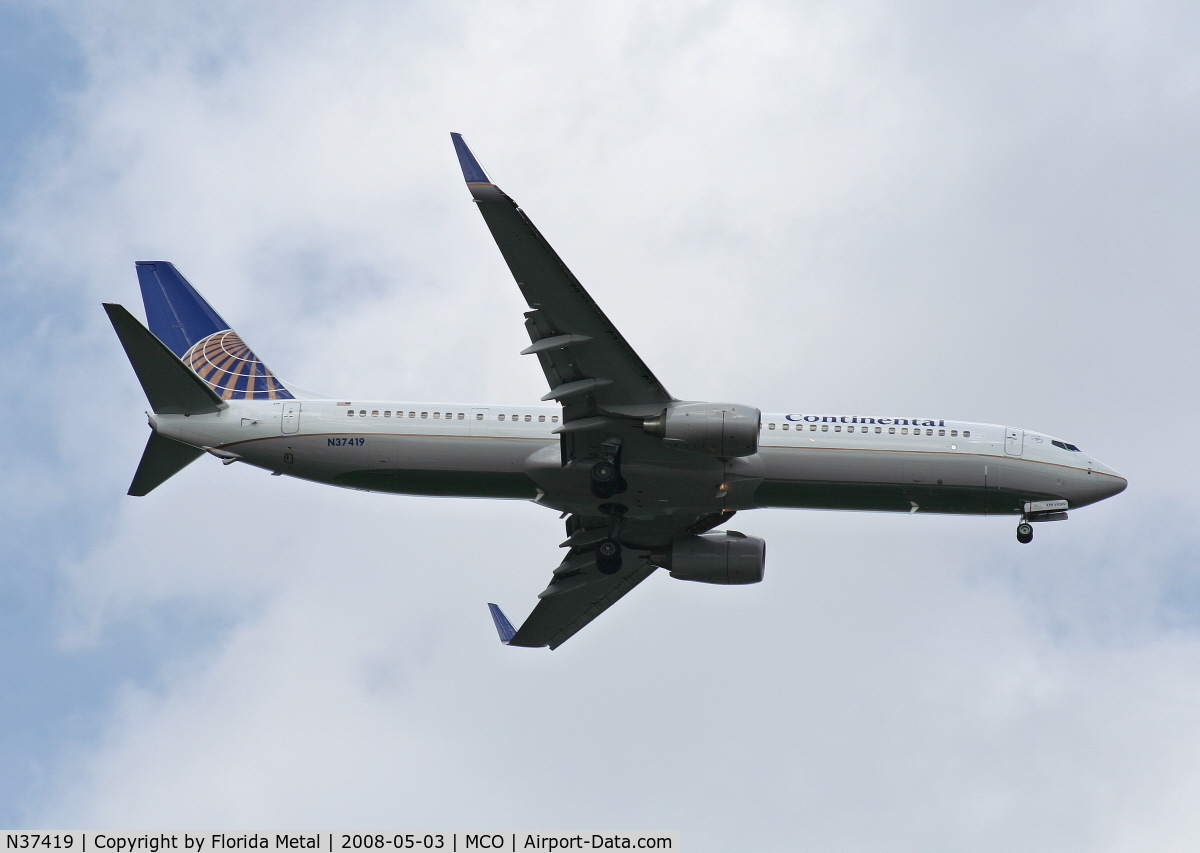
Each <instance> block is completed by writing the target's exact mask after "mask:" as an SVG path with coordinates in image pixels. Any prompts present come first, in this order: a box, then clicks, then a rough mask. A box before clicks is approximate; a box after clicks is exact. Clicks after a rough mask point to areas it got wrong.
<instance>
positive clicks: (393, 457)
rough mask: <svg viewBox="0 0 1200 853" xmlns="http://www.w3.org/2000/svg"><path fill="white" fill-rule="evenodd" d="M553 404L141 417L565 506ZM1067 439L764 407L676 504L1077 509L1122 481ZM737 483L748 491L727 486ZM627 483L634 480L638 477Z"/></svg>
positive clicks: (291, 462) (231, 451)
mask: <svg viewBox="0 0 1200 853" xmlns="http://www.w3.org/2000/svg"><path fill="white" fill-rule="evenodd" d="M561 411H562V410H561V409H560V408H559V407H557V406H502V405H464V404H452V403H403V402H386V401H378V402H376V401H336V400H286V401H278V400H277V401H250V400H232V401H230V405H229V407H228V408H227V409H224V410H222V411H220V412H217V413H214V414H206V415H191V416H184V415H162V414H154V415H151V416H150V417H151V422H152V424H153V425H154V426H155V428H156V429H157V430H158V431H159V432H161V433H162V434H163V435H166V436H168V437H170V438H174V439H177V440H179V441H183V442H186V443H188V444H191V445H195V446H197V447H204V448H207V449H211V450H215V451H217V455H220V456H224V458H226V459H230V460H232V459H234V458H235V457H236V459H237V461H243V462H246V463H249V464H251V465H254V466H257V467H260V468H265V469H267V470H270V471H271V472H273V473H277V474H286V475H289V476H294V477H300V478H303V479H308V480H315V481H318V482H323V483H330V484H333V485H340V486H344V487H348V488H358V489H366V490H370V491H384V492H393V493H400V494H418V495H441V496H447V497H492V498H512V499H526V500H539V501H541V502H543V503H548V504H549V505H554V506H555V507H556V508H562V507H559V506H558V505H555V504H553V503H551V502H549V501H545V500H543V497H544V494H543V486H544V485H545V484H544V481H543V479H541V477H540V475H539V473H538V472H539V471H540V470H544V469H545V468H546V466H547V463H546V460H547V459H552V458H554V452H555V449H556V448H557V446H558V441H559V439H558V436H557V435H556V434H554V432H553V430H554V429H556V428H557V427H560V426H561V424H560V422H559V420H560V413H561ZM1070 447H1073V445H1068V444H1066V443H1065V442H1058V441H1056V440H1055V439H1053V438H1051V437H1050V436H1047V435H1044V434H1041V433H1037V432H1032V431H1028V430H1020V429H1014V428H1007V427H1003V426H996V425H993V424H978V423H967V422H963V421H948V420H941V419H938V420H930V419H911V418H870V417H861V416H832V415H799V414H778V415H769V414H764V415H763V416H762V428H761V432H760V439H759V451H758V453H757V454H755V455H754V456H751V457H745V458H742V459H737V460H729V461H728V463H727V464H726V465H725V467H724V469H720V468H718V473H717V475H716V479H715V481H714V482H713V483H712V485H713V487H714V488H713V489H712V493H711V495H709V494H708V492H707V490H704V489H701V491H703V492H704V497H703V500H701V501H700V502H699V503H697V501H696V500H695V499H693V498H692V497H690V496H689V497H688V498H687V500H686V503H688V504H689V505H690V506H693V507H694V506H706V505H709V504H711V506H712V507H713V508H718V509H719V508H722V507H728V508H732V509H748V508H752V507H771V506H775V507H797V508H811V509H841V510H853V509H858V510H876V511H892V512H941V513H963V514H979V515H988V514H1006V515H1007V514H1020V513H1022V512H1023V511H1024V510H1025V504H1026V503H1027V502H1031V501H1045V500H1066V501H1067V502H1068V504H1069V506H1070V507H1071V508H1075V507H1079V506H1085V505H1087V504H1090V503H1094V502H1095V501H1098V500H1102V499H1104V498H1106V497H1110V496H1112V495H1114V494H1116V493H1118V492H1120V491H1122V490H1123V489H1124V488H1125V485H1126V482H1125V480H1124V478H1122V477H1121V476H1120V475H1119V474H1117V473H1116V472H1115V471H1113V470H1112V469H1110V468H1108V467H1106V466H1104V465H1102V464H1101V463H1100V462H1098V461H1097V460H1095V459H1093V458H1092V457H1090V456H1089V455H1087V454H1086V453H1084V452H1081V451H1078V450H1072V449H1069V448H1070ZM685 455H687V454H685ZM551 467H553V466H551ZM722 472H723V473H722ZM705 476H708V475H705ZM735 478H736V479H737V480H740V481H742V482H743V483H746V484H749V485H748V487H747V488H744V489H733V490H730V489H728V488H727V484H728V483H729V482H731V481H732V480H733V479H735ZM630 483H631V485H632V486H635V487H636V486H637V481H636V474H633V475H630ZM547 490H549V489H548V488H547ZM693 491H694V490H693ZM637 492H638V490H637V489H636V488H634V489H633V490H632V491H631V495H636V493H637ZM635 501H636V498H635ZM735 502H736V503H735ZM676 503H678V502H677V501H672V500H670V499H669V498H667V499H657V502H656V503H653V505H651V502H650V501H649V499H647V504H646V505H645V506H643V509H642V511H644V512H649V513H655V512H662V513H670V512H672V511H673V505H674V504H676ZM573 511H574V510H573Z"/></svg>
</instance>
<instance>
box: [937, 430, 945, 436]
mask: <svg viewBox="0 0 1200 853" xmlns="http://www.w3.org/2000/svg"><path fill="white" fill-rule="evenodd" d="M945 434H946V431H945V430H944V429H939V430H938V435H945Z"/></svg>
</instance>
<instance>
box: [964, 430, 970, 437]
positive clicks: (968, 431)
mask: <svg viewBox="0 0 1200 853" xmlns="http://www.w3.org/2000/svg"><path fill="white" fill-rule="evenodd" d="M970 437H971V431H970V430H969V429H964V430H963V438H970Z"/></svg>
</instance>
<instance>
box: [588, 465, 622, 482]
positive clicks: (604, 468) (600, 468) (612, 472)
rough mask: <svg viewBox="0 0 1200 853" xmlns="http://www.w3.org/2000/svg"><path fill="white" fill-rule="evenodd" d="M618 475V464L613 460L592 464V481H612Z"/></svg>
mask: <svg viewBox="0 0 1200 853" xmlns="http://www.w3.org/2000/svg"><path fill="white" fill-rule="evenodd" d="M617 476H618V474H617V466H616V465H613V464H612V463H611V462H597V463H596V464H595V465H593V466H592V481H593V482H595V483H612V482H615V481H616V479H617Z"/></svg>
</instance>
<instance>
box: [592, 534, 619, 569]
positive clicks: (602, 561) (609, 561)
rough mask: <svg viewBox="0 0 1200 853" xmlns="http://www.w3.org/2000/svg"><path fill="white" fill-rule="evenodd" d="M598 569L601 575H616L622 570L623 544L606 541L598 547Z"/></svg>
mask: <svg viewBox="0 0 1200 853" xmlns="http://www.w3.org/2000/svg"><path fill="white" fill-rule="evenodd" d="M596 568H597V569H599V570H600V573H601V574H605V575H611V574H615V573H616V572H617V571H618V570H620V568H621V544H620V543H619V542H617V541H616V540H615V539H605V540H604V541H602V542H601V543H600V544H599V545H597V546H596Z"/></svg>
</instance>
